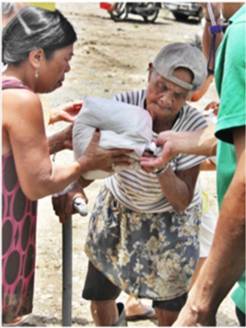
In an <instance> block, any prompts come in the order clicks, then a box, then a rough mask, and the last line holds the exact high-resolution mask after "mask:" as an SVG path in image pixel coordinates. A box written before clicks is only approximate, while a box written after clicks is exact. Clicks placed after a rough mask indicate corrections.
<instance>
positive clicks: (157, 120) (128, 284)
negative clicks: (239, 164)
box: [83, 43, 206, 326]
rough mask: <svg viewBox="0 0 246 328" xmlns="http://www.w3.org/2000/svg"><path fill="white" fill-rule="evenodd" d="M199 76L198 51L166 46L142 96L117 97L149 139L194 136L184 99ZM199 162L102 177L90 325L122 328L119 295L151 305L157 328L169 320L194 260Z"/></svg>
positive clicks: (91, 252)
mask: <svg viewBox="0 0 246 328" xmlns="http://www.w3.org/2000/svg"><path fill="white" fill-rule="evenodd" d="M205 77H206V61H205V58H204V57H203V55H202V53H201V51H200V50H198V49H196V48H194V47H192V46H190V45H188V44H183V43H176V44H171V45H168V46H166V47H164V48H163V49H161V51H160V52H159V54H158V55H157V57H156V58H155V60H154V62H153V63H152V64H150V65H149V76H148V85H147V89H146V90H141V91H132V92H127V93H123V94H119V95H117V96H116V97H115V98H116V99H117V100H119V101H123V102H126V103H130V104H134V105H138V106H140V107H142V108H143V110H148V111H149V113H150V114H151V116H152V119H153V130H154V137H155V136H156V135H157V133H159V132H161V131H164V130H170V129H172V130H174V131H184V130H185V131H190V130H196V129H200V128H203V127H204V126H206V122H205V119H204V118H203V115H202V114H200V113H199V112H198V111H197V110H196V109H194V108H192V107H190V106H189V105H188V104H187V103H186V100H187V99H188V98H189V94H190V91H194V90H195V89H197V88H198V87H199V86H200V85H201V84H202V83H203V81H204V79H205ZM203 159H204V158H202V157H196V156H186V155H183V154H179V155H178V156H177V157H176V158H174V159H173V160H172V161H171V162H170V163H169V164H168V165H167V166H165V167H163V168H161V169H160V170H157V171H153V172H145V171H143V170H142V169H141V168H140V167H139V168H138V169H126V170H123V171H121V172H119V173H117V174H115V175H113V176H111V177H109V178H107V179H106V181H105V185H104V186H103V188H102V190H101V191H100V192H99V195H98V197H97V199H96V203H95V207H94V210H93V213H92V216H91V219H90V224H89V232H88V237H87V242H86V248H85V250H86V253H87V255H88V257H89V261H90V262H89V269H88V274H87V277H86V282H85V286H84V290H83V297H84V298H86V299H89V300H92V307H91V309H92V316H93V318H94V321H95V324H96V325H98V326H103V325H106V326H110V325H123V321H122V320H121V319H122V317H123V315H122V314H120V315H119V312H120V310H122V308H121V309H120V308H119V307H118V309H117V307H116V303H115V299H116V298H117V296H118V295H119V293H120V291H121V290H124V291H126V292H127V293H129V294H133V295H135V296H137V297H140V298H149V299H152V300H153V306H154V307H155V309H156V313H157V317H158V322H159V325H161V326H169V325H171V324H172V323H173V322H174V320H175V318H176V317H177V315H178V312H179V311H180V309H181V308H182V306H183V304H184V303H185V300H186V295H187V290H188V285H189V280H190V277H191V275H192V273H193V270H194V267H195V264H196V261H197V259H198V256H199V243H198V228H199V218H200V199H199V194H198V193H197V192H195V191H194V190H195V185H196V180H197V176H198V173H199V164H200V162H201V161H202V160H203Z"/></svg>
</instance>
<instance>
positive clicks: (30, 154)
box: [3, 90, 130, 200]
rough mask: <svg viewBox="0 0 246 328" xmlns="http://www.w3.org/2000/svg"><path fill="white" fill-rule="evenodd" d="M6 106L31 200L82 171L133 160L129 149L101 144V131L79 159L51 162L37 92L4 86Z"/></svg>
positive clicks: (19, 168) (58, 188) (10, 132)
mask: <svg viewBox="0 0 246 328" xmlns="http://www.w3.org/2000/svg"><path fill="white" fill-rule="evenodd" d="M3 109H4V129H5V130H6V131H7V133H8V138H9V141H10V146H11V150H12V152H13V156H14V160H15V165H16V170H17V175H18V178H19V182H20V185H21V187H22V189H23V191H24V193H25V194H26V196H27V197H29V198H30V199H32V200H34V199H38V198H41V197H44V196H46V195H49V194H54V193H57V192H59V191H61V190H63V189H64V188H65V187H66V186H67V185H68V184H70V183H71V182H72V181H74V180H77V179H78V178H79V176H80V174H81V173H82V172H86V171H88V170H94V169H97V168H101V169H102V170H106V171H109V170H111V169H112V163H114V164H120V163H122V164H123V165H127V164H129V162H130V161H129V158H128V157H127V156H125V154H126V153H127V152H126V150H110V151H109V150H107V151H106V150H103V149H102V148H100V147H99V146H98V143H99V139H100V133H98V132H97V133H95V134H94V136H93V138H92V141H91V142H90V144H89V146H88V147H87V150H86V152H85V153H84V154H83V155H82V156H81V158H79V160H78V161H74V162H73V163H71V164H69V165H68V164H66V165H52V162H51V160H50V156H49V143H48V139H47V138H46V135H45V128H44V122H43V113H42V107H41V103H40V100H39V98H38V96H37V95H35V94H33V93H31V92H29V91H27V90H5V91H4V96H3ZM128 153H129V152H128Z"/></svg>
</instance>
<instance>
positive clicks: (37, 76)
mask: <svg viewBox="0 0 246 328" xmlns="http://www.w3.org/2000/svg"><path fill="white" fill-rule="evenodd" d="M34 76H35V78H36V79H38V78H39V70H38V69H36V71H35V74H34Z"/></svg>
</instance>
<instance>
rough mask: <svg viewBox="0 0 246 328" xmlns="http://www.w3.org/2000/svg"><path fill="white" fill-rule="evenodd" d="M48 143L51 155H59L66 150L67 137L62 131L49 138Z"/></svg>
mask: <svg viewBox="0 0 246 328" xmlns="http://www.w3.org/2000/svg"><path fill="white" fill-rule="evenodd" d="M48 141H49V152H50V154H54V153H57V152H59V151H60V150H63V149H64V141H65V135H64V133H63V132H62V131H61V132H57V133H54V134H53V135H51V136H49V138H48Z"/></svg>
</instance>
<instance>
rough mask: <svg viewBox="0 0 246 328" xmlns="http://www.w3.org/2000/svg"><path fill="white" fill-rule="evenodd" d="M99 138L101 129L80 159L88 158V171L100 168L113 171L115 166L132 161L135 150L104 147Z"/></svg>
mask: <svg viewBox="0 0 246 328" xmlns="http://www.w3.org/2000/svg"><path fill="white" fill-rule="evenodd" d="M99 140H100V131H98V130H96V131H95V132H94V134H93V136H92V139H91V141H90V143H89V145H88V147H87V148H86V150H85V152H84V154H83V155H82V156H81V157H80V159H79V161H85V160H86V163H87V166H86V169H87V170H88V171H90V170H96V169H99V170H103V171H107V172H111V171H113V170H114V166H117V165H120V166H129V165H130V164H131V163H132V160H131V158H130V157H129V155H130V154H131V153H132V152H133V150H129V149H104V148H102V147H100V146H99Z"/></svg>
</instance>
